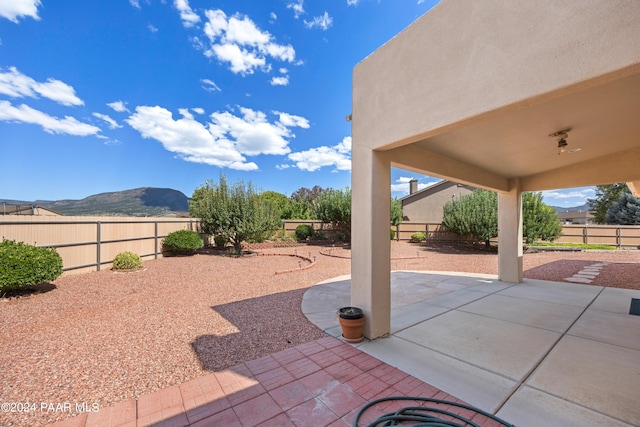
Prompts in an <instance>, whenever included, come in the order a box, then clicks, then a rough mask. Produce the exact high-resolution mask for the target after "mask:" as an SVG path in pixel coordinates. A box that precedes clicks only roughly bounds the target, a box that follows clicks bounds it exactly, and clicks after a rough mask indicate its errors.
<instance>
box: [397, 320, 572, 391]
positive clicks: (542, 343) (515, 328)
mask: <svg viewBox="0 0 640 427" xmlns="http://www.w3.org/2000/svg"><path fill="white" fill-rule="evenodd" d="M396 335H397V336H398V337H400V338H404V339H405V340H407V341H411V342H414V343H416V344H419V345H422V346H424V347H427V348H430V349H432V350H435V351H437V352H440V353H442V354H445V355H447V356H450V357H453V358H456V359H460V360H464V361H465V362H466V363H469V364H471V365H474V366H478V367H480V368H482V369H485V370H487V371H489V372H492V373H495V374H498V375H502V376H505V377H507V378H510V379H512V380H514V381H519V380H520V379H521V378H523V377H525V376H526V375H527V374H528V373H529V372H530V371H532V370H533V369H534V368H535V367H536V366H537V364H538V363H539V362H540V360H542V358H543V357H544V355H545V353H546V352H547V351H548V350H549V349H550V348H551V347H552V346H553V345H554V344H555V343H556V342H557V340H558V339H559V338H560V336H561V335H560V334H559V333H557V332H552V331H549V330H545V329H538V328H532V327H529V326H524V325H520V324H517V323H512V322H506V321H504V320H498V319H492V318H490V317H485V316H480V315H477V314H473V313H466V312H464V311H460V310H456V311H450V312H448V313H444V314H443V315H441V316H438V317H436V318H433V319H430V320H428V321H425V322H422V323H420V324H418V325H416V326H413V327H411V328H408V329H405V330H404V331H400V332H398V333H397V334H396Z"/></svg>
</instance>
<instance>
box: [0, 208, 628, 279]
mask: <svg viewBox="0 0 640 427" xmlns="http://www.w3.org/2000/svg"><path fill="white" fill-rule="evenodd" d="M300 224H309V225H311V226H312V227H313V228H314V229H315V230H319V231H322V232H323V233H324V234H325V235H326V236H328V237H329V236H330V235H331V233H332V230H331V227H330V225H329V224H323V223H322V222H321V221H313V220H298V221H284V225H283V228H284V231H285V233H286V234H288V235H292V234H294V233H295V229H296V227H297V226H298V225H300ZM390 228H391V229H394V230H395V231H396V239H398V240H401V241H408V240H409V239H410V238H411V235H412V234H413V233H415V232H423V233H425V235H426V237H427V240H428V241H459V240H465V239H466V238H465V237H460V236H457V235H455V234H453V233H449V232H447V231H444V230H443V228H442V225H441V224H439V223H424V222H403V223H401V224H400V225H398V226H397V227H394V226H390ZM185 229H186V230H195V231H198V232H199V231H200V220H199V219H197V218H138V217H82V216H75V217H60V216H49V217H47V216H23V215H5V216H0V238H4V239H9V240H16V241H19V242H25V243H28V244H33V245H37V246H41V247H53V248H56V249H57V251H58V253H59V254H60V256H61V257H62V260H63V270H64V271H66V272H67V271H69V272H70V271H73V272H85V271H94V270H100V269H101V268H103V267H107V268H108V267H110V266H111V263H112V262H113V258H114V257H115V256H116V255H117V254H118V253H120V252H123V251H131V252H135V253H137V254H138V255H140V257H142V258H143V259H151V258H153V259H157V258H160V257H162V239H163V238H164V237H166V235H167V234H169V233H170V232H172V231H176V230H185ZM203 237H204V238H205V243H207V242H208V241H209V239H208V238H207V236H203ZM556 241H557V242H558V243H594V244H604V245H610V246H615V247H617V248H620V249H638V248H640V226H631V225H620V226H613V225H565V226H563V228H562V235H561V237H560V238H558V239H557V240H556Z"/></svg>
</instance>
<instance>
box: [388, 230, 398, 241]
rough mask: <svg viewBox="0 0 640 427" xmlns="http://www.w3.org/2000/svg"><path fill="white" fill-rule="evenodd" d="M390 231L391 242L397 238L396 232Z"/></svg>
mask: <svg viewBox="0 0 640 427" xmlns="http://www.w3.org/2000/svg"><path fill="white" fill-rule="evenodd" d="M389 231H390V232H391V240H393V239H395V238H396V231H395V230H392V229H389Z"/></svg>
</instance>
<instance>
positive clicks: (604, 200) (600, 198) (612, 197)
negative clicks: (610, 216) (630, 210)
mask: <svg viewBox="0 0 640 427" xmlns="http://www.w3.org/2000/svg"><path fill="white" fill-rule="evenodd" d="M628 192H629V188H628V187H627V184H625V183H624V182H620V183H617V184H607V185H596V197H595V199H587V205H589V209H590V211H591V213H592V214H593V220H594V221H595V222H596V224H606V223H607V211H608V210H609V208H611V207H612V206H613V205H614V204H615V203H617V202H618V200H620V197H621V196H622V195H623V194H624V193H628Z"/></svg>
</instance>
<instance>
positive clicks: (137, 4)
mask: <svg viewBox="0 0 640 427" xmlns="http://www.w3.org/2000/svg"><path fill="white" fill-rule="evenodd" d="M129 4H130V5H131V6H133V7H135V8H136V9H140V0H129Z"/></svg>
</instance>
